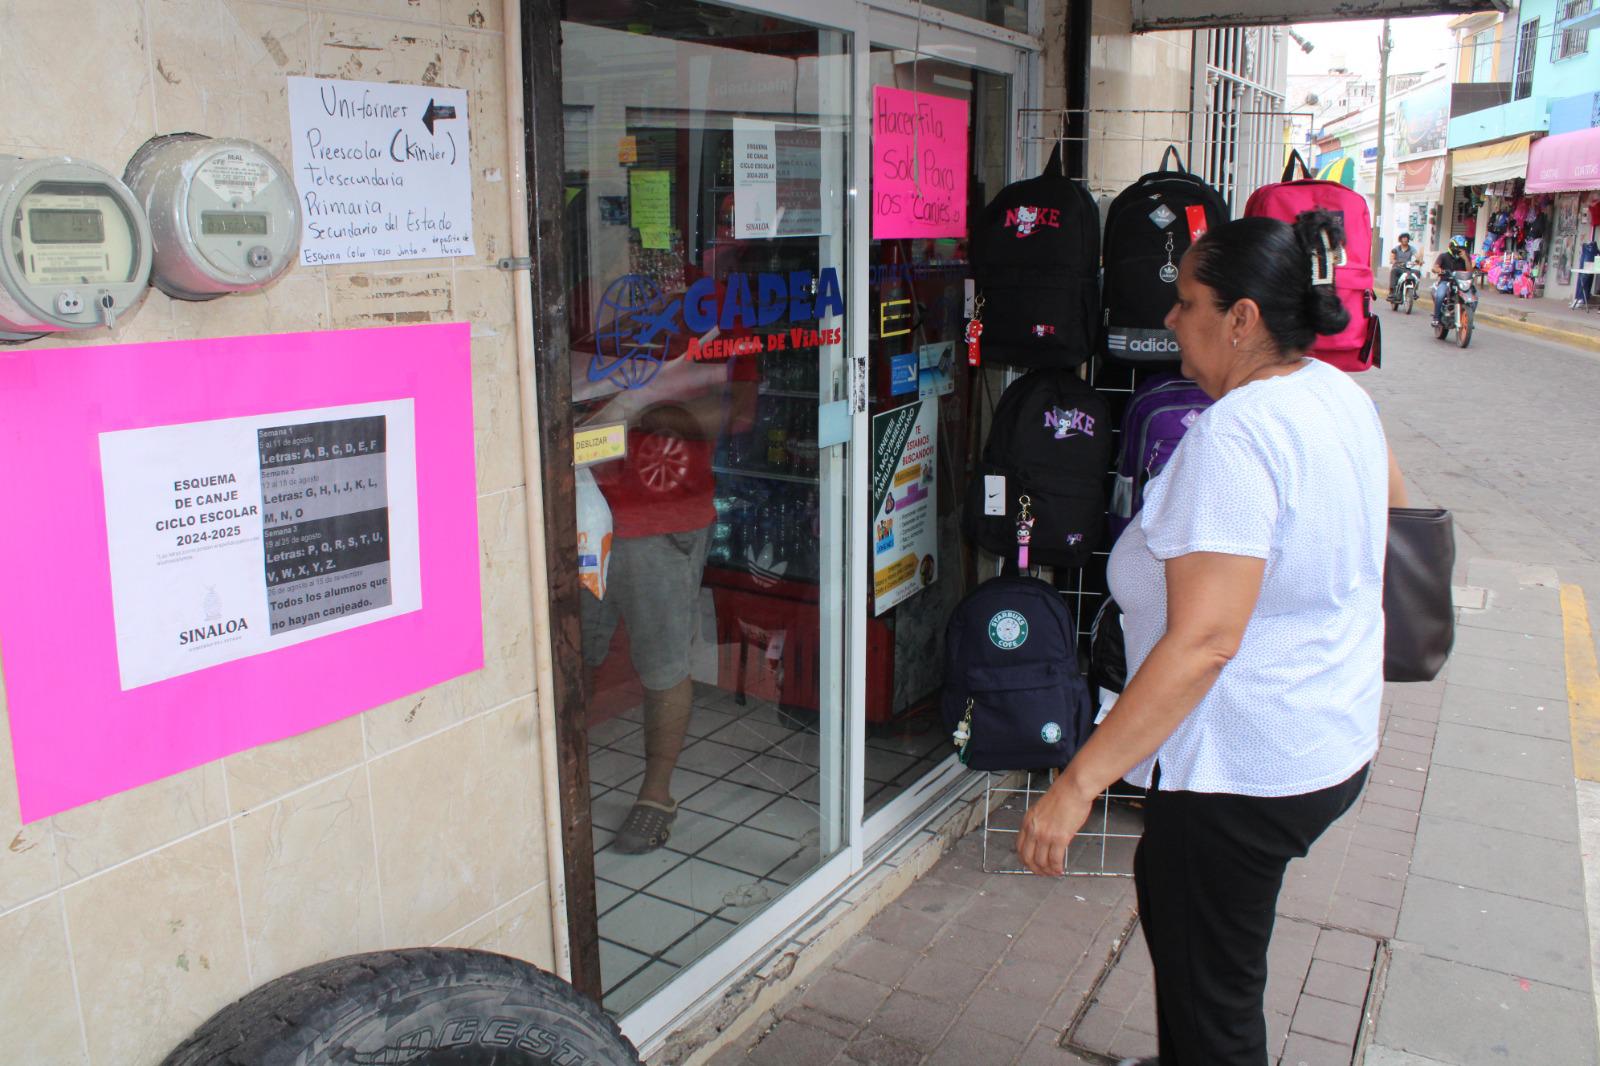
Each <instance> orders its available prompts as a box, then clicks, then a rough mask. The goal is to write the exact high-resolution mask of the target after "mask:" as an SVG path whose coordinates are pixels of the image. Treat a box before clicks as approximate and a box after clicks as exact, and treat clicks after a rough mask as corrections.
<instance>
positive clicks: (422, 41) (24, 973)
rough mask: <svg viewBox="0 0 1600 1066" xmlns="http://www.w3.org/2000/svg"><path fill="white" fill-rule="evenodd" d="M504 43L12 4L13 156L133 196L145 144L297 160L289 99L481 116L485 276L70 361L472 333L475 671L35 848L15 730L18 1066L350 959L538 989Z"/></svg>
mask: <svg viewBox="0 0 1600 1066" xmlns="http://www.w3.org/2000/svg"><path fill="white" fill-rule="evenodd" d="M500 30H501V26H500V4H499V0H339V2H336V3H335V2H330V3H322V2H312V3H307V2H306V0H298V2H297V0H7V2H5V3H0V100H4V101H6V106H5V110H4V117H0V153H10V154H18V155H24V156H41V155H55V154H72V155H76V156H81V157H84V158H86V159H90V160H93V161H96V162H98V163H100V164H101V165H103V166H105V167H107V168H108V169H111V170H113V171H115V172H118V173H120V171H121V169H122V167H123V164H124V163H125V162H126V161H127V159H128V157H129V156H130V155H132V154H133V152H134V150H135V149H137V148H138V147H139V145H140V144H142V143H143V142H144V141H145V139H146V138H147V137H150V136H151V135H153V134H156V133H170V132H174V131H179V130H194V131H197V132H201V133H208V134H212V135H217V136H241V137H247V138H250V139H252V140H256V141H259V142H261V143H263V144H265V145H266V146H267V147H268V148H270V149H272V150H273V151H274V152H276V153H278V154H279V155H280V157H282V158H284V159H288V158H289V157H290V146H289V143H288V141H289V119H288V112H287V109H286V106H285V102H284V87H285V81H284V79H285V76H286V75H290V74H313V75H326V76H335V77H343V78H353V79H360V80H368V81H398V82H408V83H436V84H439V85H449V86H456V87H461V88H465V89H466V90H467V91H468V99H469V100H470V105H471V137H472V166H473V170H474V175H473V185H474V226H475V239H476V245H477V249H478V251H477V255H476V256H475V257H474V258H471V259H455V260H448V259H445V260H428V261H415V262H407V263H390V264H384V265H381V266H379V267H377V268H374V267H371V266H366V267H354V266H333V267H319V268H310V267H298V268H295V269H293V270H292V271H291V272H290V273H289V274H288V275H286V276H285V277H284V278H283V279H281V280H280V281H279V283H278V284H276V285H275V286H274V287H272V288H271V289H270V290H268V291H267V292H265V293H262V294H256V295H251V296H235V297H229V298H225V299H222V300H217V301H214V302H210V303H182V302H176V301H172V300H169V299H168V298H167V297H166V296H163V295H162V294H161V293H160V292H157V291H152V292H151V294H150V296H149V298H148V299H147V300H146V301H145V303H144V305H143V306H142V307H141V308H140V309H139V310H138V312H137V313H136V314H134V315H133V316H131V317H130V318H128V319H127V320H126V322H125V323H124V324H122V325H120V326H119V327H118V329H117V331H116V332H115V333H114V334H111V335H107V334H104V333H94V334H88V335H85V336H82V337H80V338H77V339H75V340H72V341H67V342H64V343H105V342H107V341H108V340H121V341H144V340H163V339H171V338H193V337H208V336H225V335H235V334H247V333H263V332H282V331H290V330H305V329H317V328H322V327H333V328H356V327H361V326H369V325H387V324H392V323H395V322H412V321H452V320H453V321H460V320H466V321H470V322H471V323H472V356H473V392H474V403H475V406H476V420H475V424H476V434H477V464H478V490H479V498H478V525H479V532H480V538H481V551H482V575H483V594H484V610H483V625H484V631H485V646H486V648H485V651H486V660H487V664H486V667H485V669H483V670H482V671H479V672H477V673H475V674H472V675H469V676H467V677H463V678H458V679H456V680H455V681H452V682H448V683H446V684H443V685H439V686H437V687H436V688H432V689H429V690H427V691H424V692H419V693H416V694H414V695H412V696H410V697H407V698H406V699H403V700H399V701H396V702H395V703H393V704H390V705H387V706H383V707H379V708H377V709H375V710H371V711H369V712H367V713H365V714H361V715H358V716H356V717H353V718H348V719H346V720H344V721H341V722H337V723H334V724H333V725H330V726H327V727H325V728H323V729H319V730H317V731H315V732H313V733H308V734H305V735H303V736H299V737H295V738H292V739H289V740H286V741H283V742H281V743H278V744H273V745H269V746H267V747H263V748H258V749H255V750H252V751H247V752H243V753H241V754H239V755H235V756H232V757H229V758H226V759H223V760H221V761H220V762H215V763H211V764H209V765H206V766H201V767H197V768H195V769H193V770H190V771H189V772H187V773H183V774H179V775H178V776H176V777H172V778H168V779H166V780H163V781H157V782H154V783H152V784H149V785H146V786H144V787H142V788H139V789H135V790H133V791H131V792H127V793H123V794H121V795H117V796H113V797H111V798H109V799H106V800H102V801H100V802H98V803H93V804H90V805H88V806H85V807H81V808H79V809H76V810H73V811H69V812H66V813H64V814H61V815H58V816H56V817H54V818H50V819H46V820H44V821H41V822H36V823H34V824H31V825H26V826H24V825H22V824H21V823H20V820H19V817H18V813H17V802H16V794H15V788H14V777H13V773H12V765H11V749H10V739H9V733H8V731H7V730H6V729H5V728H4V727H3V726H0V960H3V964H0V1047H3V1048H5V1049H6V1050H5V1055H4V1057H5V1059H6V1060H7V1061H10V1062H18V1063H37V1064H41V1066H43V1064H50V1066H56V1064H79V1063H91V1064H93V1066H146V1064H153V1063H157V1062H159V1061H160V1060H161V1058H162V1057H163V1056H164V1055H165V1054H166V1053H167V1052H168V1051H169V1050H170V1049H171V1048H172V1046H173V1045H174V1044H176V1043H177V1042H178V1041H179V1040H181V1039H182V1038H183V1037H184V1036H185V1035H187V1034H188V1032H189V1031H190V1030H192V1029H193V1028H194V1027H195V1026H196V1025H198V1024H199V1023H200V1022H201V1021H203V1020H204V1019H205V1018H206V1017H208V1016H209V1015H210V1014H211V1013H212V1012H214V1011H215V1010H216V1009H217V1008H219V1007H221V1006H223V1005H225V1004H226V1003H228V1002H229V1001H231V1000H232V999H234V998H235V997H237V996H239V995H241V994H242V993H244V992H245V991H247V990H248V989H250V988H253V987H256V986H258V985H260V984H261V983H263V982H265V981H267V980H269V979H271V978H273V977H275V976H277V975H279V974H282V973H285V972H287V971H289V970H292V969H295V968H297V967H299V966H302V965H305V964H307V963H310V962H313V961H316V960H320V959H324V958H329V957H332V956H336V955H340V954H344V953H348V952H353V951H361V950H366V949H372V948H378V947H383V946H387V945H414V944H431V943H449V944H460V945H477V946H483V947H488V948H493V949H497V950H501V951H505V952H508V953H510V954H514V955H519V956H522V957H524V958H529V959H532V960H533V961H535V962H537V963H539V964H541V965H548V964H549V963H550V953H551V950H550V927H549V903H548V894H547V888H546V870H545V862H544V840H543V818H542V815H541V810H540V801H539V795H540V792H539V759H538V743H537V730H536V727H535V719H534V714H535V712H534V703H533V684H534V682H533V644H532V641H533V632H532V622H531V610H530V603H529V593H528V547H527V536H526V527H525V508H526V499H525V496H524V486H523V477H522V465H521V463H522V459H521V427H520V425H519V421H518V407H517V380H516V362H515V351H514V347H513V342H512V308H511V286H510V280H509V275H507V274H504V273H502V272H501V271H499V270H496V269H495V268H494V266H493V264H494V262H495V261H496V260H497V259H498V258H499V257H500V256H502V255H505V254H507V251H508V240H507V234H508V226H509V222H508V217H509V211H508V207H507V185H506V182H505V180H504V175H505V174H506V173H507V172H508V167H507V159H506V145H505V135H504V130H505V125H504V122H505V120H504V112H503V106H504V100H505V85H504V75H503V68H502V62H503V57H502V52H501V49H502V36H501V32H500ZM52 343H60V342H56V341H41V342H36V343H35V347H47V346H49V345H50V344H52ZM0 595H5V590H4V589H0ZM0 687H3V686H0ZM4 706H5V704H4V696H3V691H0V719H3V717H4Z"/></svg>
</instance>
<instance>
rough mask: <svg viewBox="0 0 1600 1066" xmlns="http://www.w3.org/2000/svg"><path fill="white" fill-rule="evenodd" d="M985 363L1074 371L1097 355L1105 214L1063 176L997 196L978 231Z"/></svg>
mask: <svg viewBox="0 0 1600 1066" xmlns="http://www.w3.org/2000/svg"><path fill="white" fill-rule="evenodd" d="M972 266H973V272H974V274H975V275H976V279H977V299H978V300H980V301H982V302H981V304H979V311H978V318H977V321H980V322H982V324H983V332H982V334H981V336H980V337H979V355H980V357H981V359H982V360H983V361H985V362H996V363H1009V364H1010V365H1012V366H1025V367H1037V366H1047V367H1074V366H1078V365H1079V364H1081V363H1083V362H1084V361H1085V360H1087V359H1088V358H1089V356H1090V355H1091V354H1092V353H1093V350H1094V339H1095V333H1096V331H1097V330H1098V328H1099V324H1100V283H1099V267H1100V212H1099V209H1098V208H1097V207H1096V206H1095V202H1094V197H1093V196H1091V195H1090V194H1089V190H1088V189H1087V188H1086V187H1085V186H1084V184H1083V183H1082V182H1079V181H1073V180H1072V179H1070V178H1068V177H1067V176H1066V174H1065V173H1064V172H1063V171H1062V169H1061V149H1060V147H1059V146H1058V147H1057V148H1056V150H1055V152H1054V153H1053V154H1052V155H1051V156H1050V162H1049V163H1048V164H1047V165H1046V166H1045V169H1044V173H1043V174H1041V175H1039V176H1038V177H1037V178H1029V179H1027V180H1026V181H1016V182H1012V183H1011V184H1010V185H1007V186H1006V187H1005V188H1003V189H1001V190H1000V191H999V192H998V193H996V194H995V197H994V199H993V200H991V201H990V202H989V206H987V207H985V208H984V209H983V213H982V214H981V215H979V216H978V220H977V222H976V224H975V225H974V226H973V228H972Z"/></svg>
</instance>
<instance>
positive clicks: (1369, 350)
mask: <svg viewBox="0 0 1600 1066" xmlns="http://www.w3.org/2000/svg"><path fill="white" fill-rule="evenodd" d="M1375 298H1376V294H1375V293H1373V291H1372V290H1371V289H1368V290H1367V291H1366V292H1364V293H1362V294H1361V311H1362V313H1363V314H1365V315H1366V316H1367V339H1366V341H1364V342H1363V343H1362V345H1361V357H1360V358H1361V365H1362V366H1363V367H1365V368H1367V369H1371V368H1373V367H1381V366H1383V320H1382V319H1380V318H1379V317H1378V316H1377V315H1375V314H1373V313H1372V304H1373V301H1374V299H1375Z"/></svg>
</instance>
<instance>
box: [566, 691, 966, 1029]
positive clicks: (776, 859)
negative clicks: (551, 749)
mask: <svg viewBox="0 0 1600 1066" xmlns="http://www.w3.org/2000/svg"><path fill="white" fill-rule="evenodd" d="M641 720H642V713H641V711H640V709H639V708H637V707H635V708H633V709H632V710H629V711H626V712H624V713H623V714H621V715H619V716H617V717H615V718H612V719H609V720H607V721H605V722H602V723H600V724H598V725H595V726H592V727H591V728H590V730H589V776H590V780H591V795H592V801H591V810H592V813H593V818H594V846H595V877H596V882H595V887H596V895H597V901H596V902H597V905H598V910H599V913H600V970H601V976H602V980H603V982H604V985H605V1007H606V1009H607V1010H608V1011H610V1012H612V1013H613V1014H623V1013H625V1012H627V1011H628V1010H631V1009H632V1008H633V1007H634V1006H636V1005H637V1004H638V1003H639V1002H640V1001H641V1000H642V999H644V998H645V997H646V996H648V995H649V994H650V993H651V992H653V991H655V990H656V989H657V988H659V987H661V986H662V985H663V984H665V983H666V982H667V981H668V980H670V979H671V978H672V977H673V975H675V974H676V973H677V972H678V970H680V969H681V968H682V967H684V966H686V965H688V964H689V963H690V962H692V961H693V960H694V959H696V958H698V957H699V956H700V955H702V954H704V953H705V952H706V951H708V950H709V949H710V948H712V947H713V946H715V945H716V944H717V943H719V942H720V941H721V940H723V939H724V938H726V937H727V936H728V935H729V934H730V933H731V932H733V930H735V929H736V928H738V926H739V925H740V924H741V923H743V922H746V921H748V920H750V918H752V917H754V916H755V915H756V914H758V913H759V912H760V911H761V909H762V908H763V907H764V906H765V905H766V904H767V903H769V902H771V901H772V900H774V899H776V898H777V897H778V896H779V895H780V894H781V893H782V892H783V891H784V890H785V889H786V888H788V886H790V885H792V884H794V883H795V882H796V881H798V880H799V879H800V878H802V877H804V876H805V875H806V874H807V873H808V872H809V871H810V870H812V869H813V868H814V867H815V866H816V865H817V863H818V862H819V860H820V855H819V853H818V839H819V836H820V831H819V825H820V821H819V820H820V811H819V804H818V795H819V789H820V783H819V778H818V775H817V764H818V744H819V739H818V736H817V730H816V728H815V725H814V724H810V725H808V724H805V723H803V722H801V721H797V720H796V719H795V718H793V717H791V716H789V715H784V714H781V713H780V712H779V710H778V708H777V707H776V706H775V705H773V704H772V703H770V702H767V701H764V700H757V699H755V698H753V697H751V698H749V699H748V700H747V702H746V703H745V704H743V705H741V704H739V703H737V702H736V700H735V698H734V695H733V693H731V692H724V691H722V690H721V689H717V688H714V687H710V686H704V685H697V686H696V691H695V704H694V716H693V718H692V719H691V720H690V725H689V740H688V743H687V744H686V745H685V747H684V751H683V755H682V757H681V758H680V759H679V760H678V768H677V771H676V772H675V773H674V775H673V779H672V792H673V796H674V797H675V798H676V799H677V800H678V809H679V810H678V818H677V821H676V822H675V823H674V825H673V828H672V838H671V840H669V841H668V843H667V845H666V846H665V847H663V848H661V849H659V850H657V851H654V852H650V853H647V854H644V855H624V854H622V853H620V852H617V851H614V850H612V848H611V846H610V845H611V840H612V838H613V836H615V834H616V831H617V829H618V828H620V827H621V825H622V820H623V819H624V818H625V817H626V816H627V814H628V810H629V808H630V807H631V806H632V804H633V800H634V797H635V795H636V793H637V791H638V787H639V779H640V777H641V776H642V774H643V771H644V734H643V731H642V726H641ZM949 751H950V748H949V745H948V744H947V743H945V738H944V730H943V728H942V727H941V725H940V723H939V720H938V715H937V711H936V710H930V711H929V712H928V713H926V714H921V715H915V716H911V717H908V718H905V719H902V720H900V721H898V722H896V723H894V724H892V725H890V726H888V727H884V728H883V729H881V730H880V729H869V731H868V737H867V752H866V777H867V790H866V793H867V794H866V809H867V812H868V813H869V814H870V813H872V812H873V811H875V810H877V809H879V808H881V807H882V806H883V805H884V804H886V803H888V802H889V800H891V799H893V798H894V797H895V796H897V795H899V794H900V793H902V792H904V791H905V790H906V789H908V788H910V787H911V786H912V785H913V784H915V783H916V782H917V781H918V780H920V779H921V778H922V777H923V776H924V775H925V774H927V773H928V772H929V771H930V770H932V769H933V768H934V767H936V766H938V765H940V764H941V763H942V762H944V760H945V759H946V758H947V757H948V754H949Z"/></svg>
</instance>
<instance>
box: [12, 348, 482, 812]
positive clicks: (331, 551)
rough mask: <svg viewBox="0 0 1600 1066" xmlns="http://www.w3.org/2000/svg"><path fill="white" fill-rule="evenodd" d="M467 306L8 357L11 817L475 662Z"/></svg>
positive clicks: (283, 733)
mask: <svg viewBox="0 0 1600 1066" xmlns="http://www.w3.org/2000/svg"><path fill="white" fill-rule="evenodd" d="M472 417H473V416H472V355H471V344H470V339H469V328H468V326H467V325H466V324H465V323H461V324H455V323H450V324H440V325H418V326H404V327H395V328H382V329H359V330H344V331H325V332H319V333H291V334H275V335H270V336H258V337H232V338H222V339H208V340H197V341H176V342H168V343H158V344H118V345H105V346H99V347H81V348H61V349H51V350H39V351H29V350H19V351H15V352H8V353H5V354H4V355H3V356H0V498H4V499H8V500H35V501H47V502H48V506H49V508H50V512H51V519H50V521H48V522H44V521H38V522H7V523H0V588H4V589H5V590H6V595H5V596H0V657H3V665H4V684H5V695H6V704H7V710H8V712H9V718H10V726H11V735H12V741H13V747H14V751H15V765H16V775H17V789H18V795H19V797H20V802H21V807H22V815H23V819H24V821H33V820H35V819H38V818H42V817H46V816H48V815H51V814H55V813H57V812H59V811H62V810H66V809H68V808H70V807H75V806H78V805H79V804H82V803H86V802H89V801H91V800H95V799H99V798H100V797H102V796H107V795H110V794H112V793H114V792H120V791H122V790H124V789H128V788H133V787H135V786H137V785H141V784H144V783H146V782H148V781H153V780H155V779H157V778H160V777H164V776H167V775H169V774H174V773H178V772H181V771H183V770H187V769H189V768H191V767H194V766H198V765H201V764H202V763H205V762H209V761H211V760H214V759H217V758H220V757H222V756H225V755H229V754H232V753H234V752H238V751H242V750H244V749H246V748H250V747H254V746H256V745H259V744H265V743H269V742H272V741H275V740H281V739H283V738H285V737H289V736H293V735H295V734H297V733H303V732H305V731H307V730H310V729H315V728H317V727H319V726H323V725H326V724H328V723H329V722H333V721H335V720H337V719H339V718H342V717H345V716H347V715H350V714H354V713H356V712H359V711H363V710H367V709H369V708H372V707H376V706H378V705H380V704H383V703H388V702H390V701H392V700H395V699H398V698H400V697H402V696H406V695H409V694H411V693H414V692H418V691H421V690H423V689H425V688H428V687H430V686H432V685H436V684H438V683H440V682H442V681H445V680H448V679H450V678H452V677H456V676H458V675H460V674H463V673H467V672H470V671H472V670H477V669H479V668H481V667H482V665H483V623H482V600H481V595H480V590H479V554H480V552H479V543H478V530H477V513H478V509H477V482H476V475H475V470H474V435H473V422H472Z"/></svg>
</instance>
